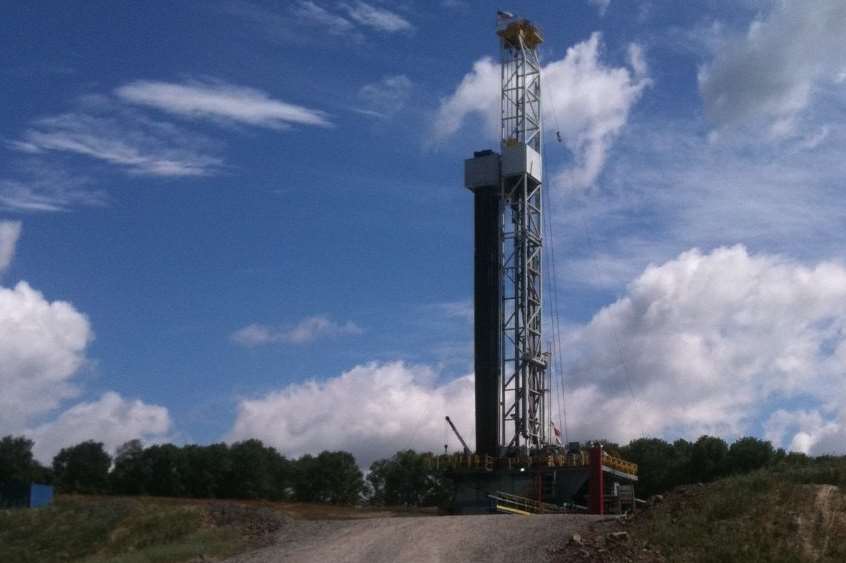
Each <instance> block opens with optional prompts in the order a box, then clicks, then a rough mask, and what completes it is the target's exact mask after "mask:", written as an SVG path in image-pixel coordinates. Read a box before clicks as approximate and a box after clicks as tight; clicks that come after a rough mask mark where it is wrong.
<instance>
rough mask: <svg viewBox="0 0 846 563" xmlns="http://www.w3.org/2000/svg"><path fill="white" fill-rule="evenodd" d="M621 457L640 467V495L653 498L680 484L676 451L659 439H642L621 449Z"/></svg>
mask: <svg viewBox="0 0 846 563" xmlns="http://www.w3.org/2000/svg"><path fill="white" fill-rule="evenodd" d="M620 454H621V456H622V457H623V458H624V459H626V460H628V461H631V462H633V463H636V464H637V465H638V484H637V489H638V493H639V494H640V495H642V496H651V495H654V494H656V493H660V492H662V491H664V490H667V489H669V488H671V487H672V486H674V485H675V484H678V483H677V481H678V480H679V478H680V475H678V473H679V468H678V464H677V463H675V462H676V449H675V447H674V446H673V445H672V444H668V443H667V442H665V441H664V440H661V439H659V438H640V439H638V440H633V441H631V442H630V443H629V444H628V445H626V446H624V447H622V448H621V449H620Z"/></svg>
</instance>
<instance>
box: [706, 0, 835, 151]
mask: <svg viewBox="0 0 846 563" xmlns="http://www.w3.org/2000/svg"><path fill="white" fill-rule="evenodd" d="M844 36H846V4H844V3H843V2H842V1H841V0H814V1H812V2H799V1H795V0H788V1H784V2H776V3H774V6H773V9H772V11H771V12H770V13H769V14H766V15H764V16H760V17H758V18H756V19H755V20H754V21H752V23H751V24H750V25H749V28H748V29H747V30H746V32H745V33H744V34H742V35H735V36H727V37H725V38H724V39H723V40H722V41H721V43H720V44H719V46H718V48H717V49H716V52H715V53H714V56H713V60H711V61H710V62H709V63H707V64H705V65H703V66H702V67H701V68H700V70H699V90H700V93H701V94H702V98H703V100H704V103H705V108H706V110H707V112H708V114H709V115H710V116H711V117H712V118H713V119H714V120H715V121H716V122H717V123H718V124H720V125H731V124H736V123H739V122H742V121H747V120H750V119H755V118H758V119H763V120H764V121H765V122H767V123H768V124H769V127H770V131H771V133H773V134H775V135H784V134H786V133H789V132H791V131H792V130H793V128H794V125H795V118H796V117H797V115H798V114H799V113H800V112H801V111H802V110H804V109H805V108H806V107H807V106H808V104H809V102H810V99H811V97H812V96H813V94H814V91H815V89H817V87H819V86H822V85H825V84H826V83H836V82H837V78H838V74H839V73H840V72H842V70H843V68H844V67H846V51H844V49H843V37H844Z"/></svg>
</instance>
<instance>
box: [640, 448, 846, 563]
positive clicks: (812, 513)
mask: <svg viewBox="0 0 846 563" xmlns="http://www.w3.org/2000/svg"><path fill="white" fill-rule="evenodd" d="M826 484H828V485H836V486H840V487H842V488H843V489H844V491H846V459H833V460H822V461H819V462H816V463H814V464H811V465H807V466H801V467H786V466H779V467H775V468H772V469H767V470H762V471H758V472H755V473H752V474H749V475H744V476H736V477H729V478H726V479H722V480H720V481H717V482H715V483H711V484H709V485H706V486H689V487H682V488H681V490H677V491H675V492H673V493H671V494H670V495H668V497H667V499H666V501H665V503H664V504H661V505H658V507H656V508H655V509H652V510H650V511H648V512H646V513H644V514H643V515H642V516H641V517H640V518H638V519H636V520H635V521H634V523H633V526H632V531H633V532H634V533H635V534H636V536H637V537H638V538H640V539H643V540H646V541H648V542H649V543H650V544H653V545H656V546H658V547H659V549H660V550H661V552H662V553H663V554H664V555H665V556H666V557H667V558H668V559H669V560H670V561H685V562H688V561H690V562H692V561H696V562H714V563H717V562H719V563H731V562H738V563H740V562H743V563H756V562H762V563H763V562H776V563H778V562H784V563H787V562H803V561H811V560H814V561H831V562H835V561H837V562H842V561H846V512H844V511H845V510H846V500H844V497H843V496H841V495H837V496H836V497H835V501H834V502H835V504H834V506H833V509H834V510H835V511H836V512H838V513H839V514H840V516H836V517H835V518H834V520H833V523H832V522H829V526H828V527H824V526H823V520H822V516H821V515H820V512H819V510H818V507H817V506H816V492H817V491H818V490H819V487H818V485H826ZM826 538H827V539H826ZM809 552H811V553H814V555H809Z"/></svg>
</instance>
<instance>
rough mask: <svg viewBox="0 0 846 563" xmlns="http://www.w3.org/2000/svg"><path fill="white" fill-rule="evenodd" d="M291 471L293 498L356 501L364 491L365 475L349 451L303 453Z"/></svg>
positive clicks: (333, 501) (335, 501)
mask: <svg viewBox="0 0 846 563" xmlns="http://www.w3.org/2000/svg"><path fill="white" fill-rule="evenodd" d="M292 473H293V475H292V476H293V482H292V484H293V489H294V497H295V498H296V499H297V500H300V501H305V502H328V503H332V504H353V503H356V502H358V501H359V499H360V498H361V494H362V492H363V490H364V476H363V475H362V473H361V470H360V469H359V468H358V465H356V462H355V458H354V457H353V455H352V454H351V453H348V452H328V451H325V452H321V454H320V455H318V456H317V457H314V456H311V455H304V456H303V457H301V458H300V459H298V460H297V461H296V462H295V464H294V471H293V472H292Z"/></svg>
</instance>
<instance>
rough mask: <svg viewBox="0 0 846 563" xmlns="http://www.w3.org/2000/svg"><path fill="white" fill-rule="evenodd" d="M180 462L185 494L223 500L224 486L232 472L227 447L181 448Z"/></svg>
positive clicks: (194, 446)
mask: <svg viewBox="0 0 846 563" xmlns="http://www.w3.org/2000/svg"><path fill="white" fill-rule="evenodd" d="M182 461H183V464H184V468H185V476H186V478H185V482H184V485H185V487H186V493H187V494H188V495H189V496H191V497H194V498H223V497H227V496H232V495H226V491H225V486H226V483H227V479H228V476H229V474H230V473H231V471H232V463H231V459H230V456H229V446H227V445H226V444H211V445H209V446H196V445H188V446H183V448H182Z"/></svg>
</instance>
